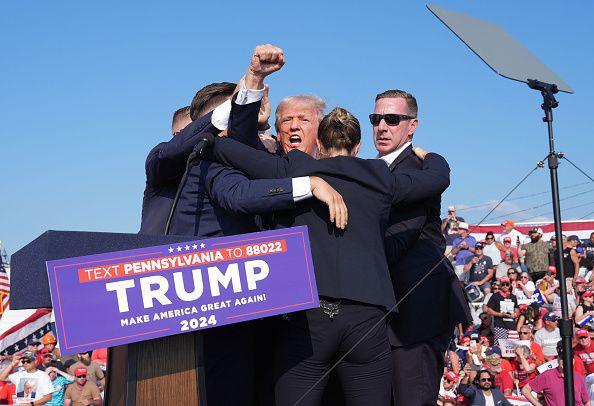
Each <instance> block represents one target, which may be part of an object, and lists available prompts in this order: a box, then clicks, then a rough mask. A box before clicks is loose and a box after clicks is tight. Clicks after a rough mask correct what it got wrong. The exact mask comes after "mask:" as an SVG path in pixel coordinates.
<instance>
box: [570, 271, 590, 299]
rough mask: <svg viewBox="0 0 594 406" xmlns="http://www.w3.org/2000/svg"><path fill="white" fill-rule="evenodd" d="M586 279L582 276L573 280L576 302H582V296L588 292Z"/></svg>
mask: <svg viewBox="0 0 594 406" xmlns="http://www.w3.org/2000/svg"><path fill="white" fill-rule="evenodd" d="M586 289H587V285H586V279H584V278H583V277H581V276H578V277H577V278H575V279H574V280H573V292H574V295H575V298H576V301H578V300H581V297H582V294H583V293H584V292H585V291H586Z"/></svg>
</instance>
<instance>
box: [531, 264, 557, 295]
mask: <svg viewBox="0 0 594 406" xmlns="http://www.w3.org/2000/svg"><path fill="white" fill-rule="evenodd" d="M556 275H557V268H555V267H554V266H549V267H548V268H547V271H546V272H545V276H544V277H543V278H542V279H540V280H538V281H536V283H535V285H536V289H538V290H539V291H540V292H541V293H542V296H543V298H544V297H545V296H546V295H550V294H551V292H554V291H555V289H557V286H559V281H558V280H556V279H555V276H556Z"/></svg>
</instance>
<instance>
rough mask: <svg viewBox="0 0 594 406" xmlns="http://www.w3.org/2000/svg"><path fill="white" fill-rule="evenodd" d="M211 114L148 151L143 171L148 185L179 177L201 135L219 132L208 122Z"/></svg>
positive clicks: (170, 180) (163, 182)
mask: <svg viewBox="0 0 594 406" xmlns="http://www.w3.org/2000/svg"><path fill="white" fill-rule="evenodd" d="M211 116H212V113H209V114H207V115H205V116H203V117H201V118H199V119H198V120H196V121H193V122H191V123H190V124H188V126H187V127H186V128H184V129H183V130H182V131H181V132H180V133H179V134H177V135H176V136H174V137H173V138H172V139H171V140H170V141H168V142H164V143H162V144H159V146H158V147H157V148H154V149H153V150H152V151H151V152H150V153H149V155H148V157H147V159H146V164H145V171H146V179H147V182H148V183H149V184H150V185H153V186H156V187H159V186H161V185H166V184H169V183H171V182H176V181H179V179H181V177H182V176H183V174H184V171H185V168H186V160H187V159H188V156H189V155H190V153H191V152H192V149H193V148H194V145H196V143H197V142H198V141H199V140H200V138H201V136H202V135H203V134H204V133H206V132H212V133H215V134H216V133H218V132H219V130H217V128H216V127H215V126H213V125H212V123H211V122H210V119H211Z"/></svg>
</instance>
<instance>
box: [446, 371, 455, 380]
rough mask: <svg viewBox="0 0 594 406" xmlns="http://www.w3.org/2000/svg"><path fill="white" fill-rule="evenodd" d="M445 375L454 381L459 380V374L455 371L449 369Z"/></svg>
mask: <svg viewBox="0 0 594 406" xmlns="http://www.w3.org/2000/svg"><path fill="white" fill-rule="evenodd" d="M444 376H445V377H446V378H447V379H449V380H450V381H452V382H457V381H458V375H456V373H455V372H454V371H448V372H446V373H445V375H444Z"/></svg>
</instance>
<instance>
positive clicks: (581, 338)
mask: <svg viewBox="0 0 594 406" xmlns="http://www.w3.org/2000/svg"><path fill="white" fill-rule="evenodd" d="M584 338H590V336H586V337H580V338H579V339H580V340H583V339H584Z"/></svg>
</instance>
